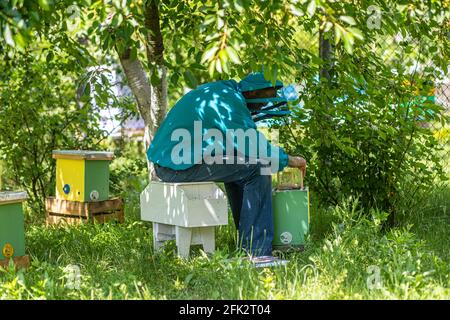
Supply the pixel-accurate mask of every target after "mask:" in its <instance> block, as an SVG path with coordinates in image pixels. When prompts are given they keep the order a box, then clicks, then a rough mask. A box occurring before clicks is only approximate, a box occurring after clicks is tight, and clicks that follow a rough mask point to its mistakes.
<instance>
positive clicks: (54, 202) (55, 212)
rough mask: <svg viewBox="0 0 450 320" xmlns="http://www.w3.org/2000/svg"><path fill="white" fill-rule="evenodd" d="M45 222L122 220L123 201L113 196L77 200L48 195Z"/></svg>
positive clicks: (72, 222) (70, 222)
mask: <svg viewBox="0 0 450 320" xmlns="http://www.w3.org/2000/svg"><path fill="white" fill-rule="evenodd" d="M45 208H46V211H47V224H48V225H49V224H59V223H61V222H64V223H69V224H78V223H91V222H94V223H104V222H107V221H111V220H116V221H119V222H121V223H122V222H124V221H125V217H124V213H123V201H122V199H120V198H113V199H109V200H104V201H96V202H78V201H70V200H62V199H57V198H55V197H49V198H47V199H46V201H45Z"/></svg>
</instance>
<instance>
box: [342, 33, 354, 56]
mask: <svg viewBox="0 0 450 320" xmlns="http://www.w3.org/2000/svg"><path fill="white" fill-rule="evenodd" d="M353 43H354V39H353V35H352V34H351V33H349V32H346V33H344V48H345V51H347V52H348V53H349V54H352V53H353Z"/></svg>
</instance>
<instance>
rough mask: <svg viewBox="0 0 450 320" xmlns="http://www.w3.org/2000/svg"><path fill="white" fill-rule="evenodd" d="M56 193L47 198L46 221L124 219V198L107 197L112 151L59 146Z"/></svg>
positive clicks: (50, 222)
mask: <svg viewBox="0 0 450 320" xmlns="http://www.w3.org/2000/svg"><path fill="white" fill-rule="evenodd" d="M53 158H54V159H56V197H49V198H47V199H46V209H47V223H48V224H55V223H59V222H62V221H64V222H67V223H83V222H105V221H108V220H111V219H113V220H118V221H120V222H123V220H124V214H123V201H122V200H121V199H119V198H112V199H110V198H109V164H110V162H111V160H112V159H113V153H112V152H101V151H80V150H58V151H53Z"/></svg>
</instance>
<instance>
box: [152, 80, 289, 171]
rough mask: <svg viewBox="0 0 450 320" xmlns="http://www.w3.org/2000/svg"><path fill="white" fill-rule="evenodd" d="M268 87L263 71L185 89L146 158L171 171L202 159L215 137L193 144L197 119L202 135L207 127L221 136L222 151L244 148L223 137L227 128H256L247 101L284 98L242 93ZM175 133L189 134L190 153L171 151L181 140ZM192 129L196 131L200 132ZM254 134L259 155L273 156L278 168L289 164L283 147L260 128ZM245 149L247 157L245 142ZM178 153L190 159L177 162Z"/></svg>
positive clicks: (190, 165)
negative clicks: (257, 96)
mask: <svg viewBox="0 0 450 320" xmlns="http://www.w3.org/2000/svg"><path fill="white" fill-rule="evenodd" d="M268 87H272V83H271V82H270V81H267V80H265V79H264V76H263V74H262V73H251V74H250V75H248V76H247V77H245V78H244V79H242V81H240V82H239V83H238V82H236V81H235V80H223V81H216V82H210V83H206V84H203V85H201V86H199V87H197V88H196V89H195V90H192V91H190V92H188V93H187V94H186V95H184V96H183V97H182V98H181V99H180V100H179V101H178V102H177V103H176V104H175V105H174V106H173V108H172V109H171V110H170V111H169V112H168V114H167V116H166V118H165V120H164V121H163V122H162V124H161V126H160V128H159V129H158V131H157V132H156V135H155V137H154V139H153V141H152V144H151V145H150V147H149V149H148V150H147V156H148V159H149V160H150V161H152V162H153V163H156V164H158V165H160V166H162V167H166V168H171V169H173V170H185V169H188V168H190V167H192V166H193V165H194V164H196V163H200V162H199V161H201V159H203V155H204V152H205V150H206V149H207V148H208V147H209V148H211V146H212V145H213V144H214V141H215V139H213V138H209V139H201V140H200V141H201V144H200V145H199V144H198V143H197V145H195V143H194V131H195V130H194V129H195V128H194V127H195V126H194V123H195V122H196V121H199V122H197V128H198V124H199V123H201V133H202V136H203V135H204V134H205V133H206V132H207V131H208V130H210V129H216V130H218V131H220V132H221V133H222V135H223V137H224V138H223V143H222V144H221V147H222V148H223V153H224V154H228V152H229V151H230V150H227V148H234V149H235V150H237V149H239V150H243V149H242V148H243V147H242V146H238V144H237V142H238V140H237V139H233V140H234V141H233V143H226V142H225V141H226V138H225V137H226V134H227V130H228V129H233V130H236V129H242V130H244V131H245V130H247V129H255V130H256V124H255V122H254V121H253V119H252V114H251V112H250V110H249V109H248V108H247V102H265V103H268V104H270V103H279V102H280V101H286V99H285V98H284V97H283V96H282V95H278V96H277V97H274V98H258V99H249V100H246V99H245V97H244V96H243V94H242V92H245V91H251V90H257V89H263V88H268ZM275 87H277V88H282V87H283V84H282V83H281V82H280V81H277V82H276V85H275ZM177 129H180V130H177ZM176 130H177V131H176ZM177 132H178V133H181V134H182V135H184V134H188V135H190V137H192V139H191V141H190V142H189V141H188V142H187V143H188V144H190V148H189V151H190V153H189V154H188V155H186V154H183V152H185V151H186V149H185V150H183V151H182V152H181V154H177V153H176V152H175V154H173V151H174V150H178V149H177V148H176V147H177V145H178V146H179V144H180V142H181V136H182V135H180V134H177ZM195 132H197V133H198V132H199V131H198V130H197V131H195ZM216 132H217V131H216ZM256 133H257V138H258V143H257V150H256V152H257V155H258V158H259V157H260V155H261V154H263V155H267V160H273V159H274V158H275V157H276V158H277V160H278V164H279V168H278V170H283V168H284V167H285V166H287V163H288V155H287V154H286V152H285V151H284V150H283V149H282V148H279V147H275V146H271V145H270V143H269V142H267V140H266V139H265V137H264V136H263V134H262V133H260V132H259V131H256ZM197 139H198V137H197ZM197 141H198V140H197ZM185 142H186V141H185ZM261 142H262V143H261ZM219 144H220V143H219ZM260 146H266V147H267V149H266V150H264V152H261V150H259V148H260ZM261 148H262V147H261ZM244 150H245V151H244V152H242V151H241V153H244V154H245V155H246V156H249V155H250V151H249V146H248V145H247V146H245V148H244ZM274 151H275V152H274ZM235 154H236V152H235ZM180 156H184V159H186V158H189V161H184V162H182V163H180Z"/></svg>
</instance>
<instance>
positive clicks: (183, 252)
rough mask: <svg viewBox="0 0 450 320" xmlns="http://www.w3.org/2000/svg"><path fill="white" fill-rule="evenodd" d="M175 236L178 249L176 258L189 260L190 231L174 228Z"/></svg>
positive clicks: (189, 229) (188, 229)
mask: <svg viewBox="0 0 450 320" xmlns="http://www.w3.org/2000/svg"><path fill="white" fill-rule="evenodd" d="M175 234H176V242H177V248H178V256H180V257H182V258H185V259H187V258H189V251H190V249H191V239H192V229H191V228H184V227H179V226H176V227H175Z"/></svg>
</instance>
